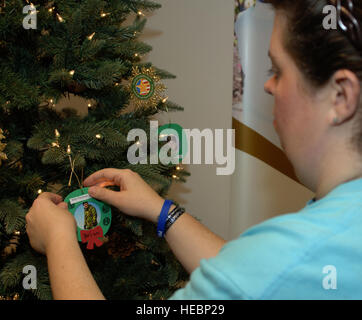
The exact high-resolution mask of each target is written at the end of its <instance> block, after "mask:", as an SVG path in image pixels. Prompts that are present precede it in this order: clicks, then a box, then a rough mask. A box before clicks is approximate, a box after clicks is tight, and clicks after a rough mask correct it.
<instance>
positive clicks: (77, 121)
mask: <svg viewBox="0 0 362 320" xmlns="http://www.w3.org/2000/svg"><path fill="white" fill-rule="evenodd" d="M26 6H27V7H26ZM24 7H25V9H24ZM159 7H160V5H159V4H157V3H155V2H151V1H148V0H108V1H102V0H54V1H45V0H38V1H36V0H34V1H33V2H32V3H31V2H30V1H25V0H1V1H0V72H1V78H0V297H1V298H3V299H4V298H8V299H9V298H12V299H51V298H52V296H51V290H50V283H49V278H48V274H47V264H46V258H45V257H44V256H42V255H40V254H38V253H36V252H35V251H34V250H33V249H32V248H31V247H30V245H29V241H28V238H27V234H26V230H25V215H26V213H27V212H28V210H29V208H30V207H31V205H32V203H33V201H34V199H35V198H36V197H37V196H38V194H39V193H41V192H44V191H48V192H55V193H58V194H60V195H62V196H63V198H64V197H66V196H67V195H68V194H69V193H71V192H73V191H74V190H76V189H79V188H80V187H82V180H83V178H84V177H87V176H88V175H90V174H91V173H93V172H95V171H97V170H99V169H102V168H107V167H113V168H120V169H124V168H129V169H132V170H133V171H135V172H137V173H139V174H140V176H141V177H143V178H144V179H145V181H146V182H148V183H149V184H150V185H152V187H153V188H154V189H155V190H156V191H157V192H158V193H159V194H160V195H161V196H163V197H165V196H166V194H167V191H168V189H169V188H170V185H171V184H172V183H173V181H175V180H177V181H185V178H186V176H188V175H189V173H188V172H186V171H185V170H183V168H181V167H180V166H179V165H175V164H172V163H170V164H168V165H165V164H161V163H160V164H134V165H132V164H130V163H129V162H128V160H127V150H128V148H129V147H130V145H132V144H134V142H129V141H127V134H128V132H129V131H130V130H131V129H132V128H141V129H144V130H145V132H147V133H148V132H149V127H150V119H152V116H154V115H156V114H158V113H160V112H170V111H178V110H183V109H182V107H180V106H179V105H177V104H175V103H172V102H171V101H170V100H169V99H168V97H166V96H165V95H164V91H165V90H164V89H165V87H164V86H163V84H162V82H161V81H162V79H171V78H174V76H173V75H172V74H170V73H168V72H166V71H164V70H162V69H159V68H157V67H155V66H153V65H152V64H151V63H148V62H143V61H142V56H143V55H145V54H147V53H148V52H149V51H150V50H151V49H152V48H151V47H150V46H149V45H147V44H146V43H143V42H142V41H140V40H139V35H140V34H141V32H142V30H143V29H144V27H145V23H146V18H145V15H144V13H145V12H147V11H152V10H155V9H157V8H159ZM23 9H24V11H23ZM127 21H131V22H130V23H127ZM140 74H145V78H146V79H148V81H149V82H150V83H149V84H151V87H152V89H154V90H152V92H151V93H150V92H149V91H150V90H148V91H147V87H146V89H145V90H146V91H147V92H146V93H144V92H141V94H143V95H147V94H148V93H150V96H149V97H138V96H137V92H136V93H133V90H134V89H135V88H134V85H133V84H132V80H134V79H135V78H136V77H137V75H140ZM73 96H77V97H80V98H82V99H84V101H86V104H87V105H88V112H87V114H86V115H83V116H81V115H79V114H78V113H77V111H76V110H77V105H74V106H73V108H65V109H62V110H58V109H57V106H58V105H59V101H61V100H62V99H69V98H70V97H73ZM70 101H72V100H70ZM161 146H162V144H160V147H161ZM148 150H149V148H148ZM148 156H150V155H148ZM148 163H149V162H148ZM103 242H104V243H103V245H102V246H100V247H97V248H95V249H94V250H87V249H86V244H83V243H80V246H81V248H82V251H83V253H84V255H85V258H86V260H87V262H88V265H89V267H90V269H91V271H92V273H93V275H94V277H95V279H96V281H97V283H98V285H99V286H100V288H101V290H102V292H103V294H104V295H105V297H106V298H108V299H166V298H168V297H169V296H170V295H171V294H172V293H173V292H174V291H175V290H176V289H177V288H178V287H180V286H181V285H182V284H183V283H184V281H185V280H186V279H187V275H186V273H185V271H184V270H183V268H182V267H181V266H180V264H179V263H178V262H177V261H176V260H175V257H174V256H173V254H172V253H171V252H170V250H169V248H168V246H167V244H166V243H165V241H164V240H162V239H159V238H157V236H156V226H154V225H153V224H151V223H149V222H146V221H142V220H139V219H135V218H131V217H129V216H126V215H125V214H122V213H121V212H117V210H116V209H115V208H112V223H111V227H110V229H109V231H108V233H107V235H106V236H105V237H104V238H103ZM27 265H30V266H34V267H35V268H36V271H37V285H36V289H30V290H26V289H24V287H23V278H24V273H23V268H24V267H25V266H27ZM135 271H136V272H135Z"/></svg>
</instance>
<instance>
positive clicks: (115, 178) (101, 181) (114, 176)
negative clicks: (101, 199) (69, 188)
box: [83, 168, 132, 187]
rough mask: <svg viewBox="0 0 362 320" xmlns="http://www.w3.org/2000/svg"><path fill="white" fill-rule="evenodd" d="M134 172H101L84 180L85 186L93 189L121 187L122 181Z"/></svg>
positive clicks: (110, 170) (111, 170)
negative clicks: (96, 187)
mask: <svg viewBox="0 0 362 320" xmlns="http://www.w3.org/2000/svg"><path fill="white" fill-rule="evenodd" d="M130 173H132V170H130V169H113V168H107V169H102V170H99V171H97V172H95V173H93V174H91V175H90V176H89V177H88V178H87V179H85V180H84V182H83V185H84V186H85V187H91V186H94V185H102V186H104V185H108V186H110V185H112V183H113V185H120V183H121V179H122V180H123V179H125V178H126V177H127V176H128V175H129V174H130Z"/></svg>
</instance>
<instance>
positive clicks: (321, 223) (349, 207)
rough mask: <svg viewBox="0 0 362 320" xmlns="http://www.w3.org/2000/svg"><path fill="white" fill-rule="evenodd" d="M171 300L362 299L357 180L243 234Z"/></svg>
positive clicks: (361, 187)
mask: <svg viewBox="0 0 362 320" xmlns="http://www.w3.org/2000/svg"><path fill="white" fill-rule="evenodd" d="M171 299H176V300H187V299H211V300H212V299H220V300H229V299H280V300H284V299H295V300H297V299H362V179H357V180H352V181H349V182H346V183H343V184H340V185H339V186H337V187H336V188H335V189H333V190H332V191H330V192H329V193H328V194H327V195H326V196H325V197H323V198H322V199H320V200H318V201H313V200H310V201H308V202H307V204H306V206H305V207H304V208H303V209H302V210H300V211H299V212H297V213H290V214H285V215H281V216H278V217H275V218H272V219H269V220H267V221H265V222H263V223H260V224H258V225H256V226H254V227H252V228H250V229H248V230H247V231H245V232H244V233H243V234H241V235H240V236H239V237H238V238H237V239H236V240H233V241H230V242H228V243H227V244H226V245H225V246H224V247H223V248H222V249H221V251H220V253H219V254H218V255H217V256H216V257H214V258H211V259H203V260H201V262H200V267H199V268H197V269H196V270H195V271H194V272H193V273H192V274H191V279H190V281H189V283H188V284H187V285H186V287H185V288H183V289H179V290H177V291H176V292H175V293H174V295H173V296H172V297H171Z"/></svg>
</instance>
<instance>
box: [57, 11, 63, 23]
mask: <svg viewBox="0 0 362 320" xmlns="http://www.w3.org/2000/svg"><path fill="white" fill-rule="evenodd" d="M57 18H58V21H59V22H64V19H63V18H62V17H61V16H60V14H59V13H57Z"/></svg>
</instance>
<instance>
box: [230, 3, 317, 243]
mask: <svg viewBox="0 0 362 320" xmlns="http://www.w3.org/2000/svg"><path fill="white" fill-rule="evenodd" d="M235 1H236V2H235V42H234V88H233V112H232V114H233V119H232V120H233V129H235V147H236V149H237V150H236V169H235V173H234V175H233V177H232V195H231V196H232V205H231V219H230V229H231V234H232V236H234V237H235V236H237V235H238V234H240V232H241V231H243V230H246V229H247V228H249V227H251V226H253V225H255V224H257V223H259V222H262V221H263V220H266V219H268V218H271V217H273V216H276V215H279V214H282V213H287V212H294V211H298V210H300V209H301V208H302V207H304V205H305V203H306V202H307V201H308V200H310V198H311V197H312V193H311V191H310V190H308V189H307V188H305V187H304V186H303V185H302V184H301V183H300V182H299V180H298V178H297V177H296V175H295V173H294V169H293V166H292V164H291V163H290V161H289V160H288V158H287V157H286V155H285V153H284V151H283V150H282V148H281V145H280V141H279V137H278V135H277V133H276V131H275V129H274V126H273V106H274V98H273V97H272V96H271V95H268V94H267V93H266V92H265V91H264V83H265V82H266V81H267V80H268V70H269V69H270V67H271V62H270V60H269V57H268V49H269V44H270V39H271V34H272V30H273V24H274V10H273V9H272V6H271V5H269V4H266V3H263V2H262V1H255V0H235Z"/></svg>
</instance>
